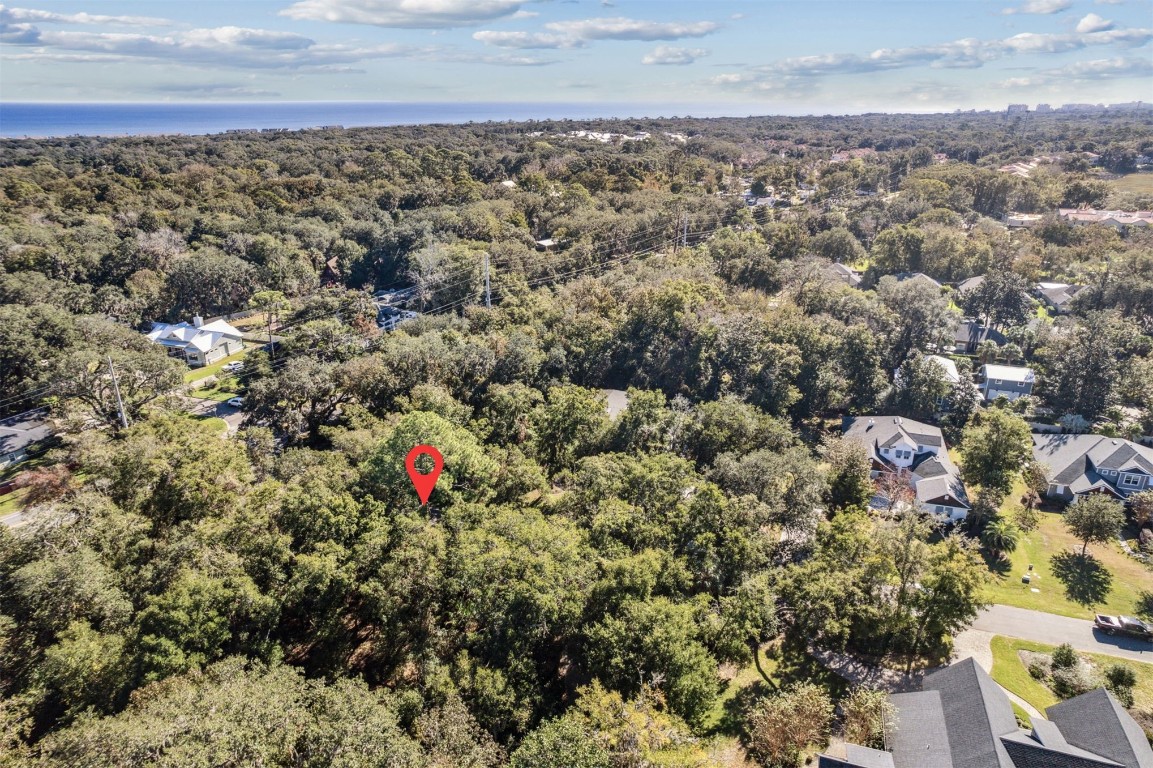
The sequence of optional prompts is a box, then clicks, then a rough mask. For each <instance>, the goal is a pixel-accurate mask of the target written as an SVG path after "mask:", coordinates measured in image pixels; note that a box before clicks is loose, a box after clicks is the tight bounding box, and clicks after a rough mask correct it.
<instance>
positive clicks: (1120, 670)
mask: <svg viewBox="0 0 1153 768" xmlns="http://www.w3.org/2000/svg"><path fill="white" fill-rule="evenodd" d="M1104 677H1105V687H1106V688H1108V689H1109V690H1110V691H1112V692H1113V695H1114V696H1116V697H1117V701H1119V702H1121V706H1123V707H1125V708H1126V709H1128V708H1129V707H1132V706H1133V687H1134V686H1135V685H1137V673H1136V672H1134V671H1133V668H1132V667H1129V666H1126V665H1124V664H1110V665H1109V666H1107V667H1105V672H1104Z"/></svg>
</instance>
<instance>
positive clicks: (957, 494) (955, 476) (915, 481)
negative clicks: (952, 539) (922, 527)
mask: <svg viewBox="0 0 1153 768" xmlns="http://www.w3.org/2000/svg"><path fill="white" fill-rule="evenodd" d="M842 432H843V433H844V435H845V437H846V438H848V439H851V440H856V441H857V442H860V443H861V444H862V445H864V446H865V448H866V450H868V452H869V459H870V460H871V462H872V467H871V471H870V476H871V477H874V478H876V477H878V476H880V475H881V473H884V472H908V473H909V485H910V486H911V488H912V490H913V493H914V495H915V497H916V500H917V506H918V507H919V508H920V509H921V510H923V511H925V512H928V513H931V514H935V515H943V516H945V517H947V518H948V519H949V520H950V521H953V522H956V521H958V520H964V519H965V517H966V515H968V514H969V508H970V505H969V498H968V495H967V494H966V493H965V485H964V484H963V483H962V482H961V471H960V469H958V468H957V465H956V464H954V463H953V462H952V460H951V459H950V458H949V453H948V447H947V446H946V445H945V438H944V437H943V436H942V434H941V430H940V429H939V428H938V427H934V426H932V425H930V424H922V423H921V422H919V421H913V420H912V419H904V418H901V417H900V416H858V417H855V418H854V417H850V418H847V419H845V421H844V424H843V425H842Z"/></svg>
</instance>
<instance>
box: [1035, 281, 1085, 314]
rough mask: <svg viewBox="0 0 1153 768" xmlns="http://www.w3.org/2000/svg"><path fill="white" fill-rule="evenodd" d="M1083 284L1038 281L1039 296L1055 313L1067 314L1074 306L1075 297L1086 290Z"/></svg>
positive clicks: (1047, 307)
mask: <svg viewBox="0 0 1153 768" xmlns="http://www.w3.org/2000/svg"><path fill="white" fill-rule="evenodd" d="M1084 288H1085V286H1083V285H1068V284H1066V283H1038V284H1037V298H1039V299H1040V300H1041V301H1042V302H1043V303H1044V304H1045V307H1046V309H1048V310H1049V311H1050V312H1051V313H1053V314H1055V315H1067V314H1069V312H1070V310H1071V309H1072V307H1073V299H1074V298H1075V297H1076V296H1077V294H1078V293H1080V292H1081V291H1082V290H1084Z"/></svg>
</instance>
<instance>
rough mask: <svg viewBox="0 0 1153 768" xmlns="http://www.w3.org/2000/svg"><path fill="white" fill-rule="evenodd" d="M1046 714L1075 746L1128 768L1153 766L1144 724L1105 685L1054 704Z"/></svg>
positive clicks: (1149, 767) (1152, 756)
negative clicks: (1138, 721)
mask: <svg viewBox="0 0 1153 768" xmlns="http://www.w3.org/2000/svg"><path fill="white" fill-rule="evenodd" d="M1045 714H1047V715H1048V716H1049V719H1050V720H1052V721H1053V722H1054V723H1056V724H1057V727H1058V728H1060V729H1061V733H1062V734H1064V736H1065V739H1066V740H1067V741H1068V742H1069V743H1070V744H1072V745H1073V746H1075V747H1080V748H1081V749H1085V750H1088V751H1090V752H1093V753H1094V754H1098V755H1101V756H1102V757H1106V758H1108V759H1110V760H1112V761H1114V762H1116V763H1120V764H1121V765H1123V766H1125V768H1153V747H1150V746H1149V742H1148V740H1146V738H1145V734H1144V733H1142V731H1141V726H1139V725H1137V722H1136V721H1135V720H1134V719H1133V718H1132V717H1130V716H1129V713H1128V712H1126V711H1125V709H1124V707H1122V706H1121V705H1120V704H1119V703H1118V702H1117V699H1115V698H1113V694H1111V693H1109V692H1108V691H1107V690H1105V689H1104V688H1098V689H1097V690H1095V691H1089V692H1088V693H1083V694H1081V695H1080V696H1076V697H1074V698H1072V699H1069V700H1067V701H1062V702H1061V703H1060V704H1054V705H1053V706H1051V707H1049V708H1048V709H1047V710H1045Z"/></svg>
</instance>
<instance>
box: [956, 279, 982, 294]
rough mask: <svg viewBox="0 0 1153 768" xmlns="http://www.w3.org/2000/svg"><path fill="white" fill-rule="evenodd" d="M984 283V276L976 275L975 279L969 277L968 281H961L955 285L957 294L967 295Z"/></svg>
mask: <svg viewBox="0 0 1153 768" xmlns="http://www.w3.org/2000/svg"><path fill="white" fill-rule="evenodd" d="M984 282H985V276H984V275H977V276H976V277H970V278H969V279H968V280H962V281H961V282H959V283H957V293H968V292H969V291H971V290H973V289H974V288H979V287H980V286H981V284H982V283H984Z"/></svg>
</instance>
